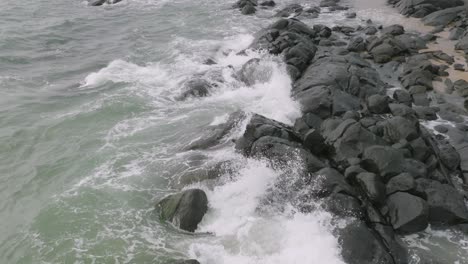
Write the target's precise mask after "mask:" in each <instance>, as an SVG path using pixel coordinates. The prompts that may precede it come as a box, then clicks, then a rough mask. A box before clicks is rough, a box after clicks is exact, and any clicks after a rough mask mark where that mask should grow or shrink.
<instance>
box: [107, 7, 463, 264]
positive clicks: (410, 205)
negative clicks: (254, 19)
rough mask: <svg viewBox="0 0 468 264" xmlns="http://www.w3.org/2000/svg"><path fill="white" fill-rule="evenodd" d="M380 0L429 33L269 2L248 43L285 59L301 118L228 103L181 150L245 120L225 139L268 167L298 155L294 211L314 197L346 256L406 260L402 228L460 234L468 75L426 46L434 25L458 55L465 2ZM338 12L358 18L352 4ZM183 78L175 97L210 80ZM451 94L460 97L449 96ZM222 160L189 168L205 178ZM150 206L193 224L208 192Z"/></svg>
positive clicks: (218, 138) (434, 259) (198, 92)
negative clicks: (290, 121)
mask: <svg viewBox="0 0 468 264" xmlns="http://www.w3.org/2000/svg"><path fill="white" fill-rule="evenodd" d="M101 2H103V1H101ZM115 2H117V1H115ZM388 4H390V5H393V6H394V7H395V8H396V10H398V11H399V12H400V13H401V14H403V15H406V16H413V17H416V18H421V19H422V21H423V22H424V23H426V24H427V25H429V26H434V27H435V28H434V31H433V33H429V34H419V33H417V32H407V31H406V30H405V28H404V27H403V26H401V25H392V26H388V27H382V26H380V25H377V24H374V23H373V22H372V21H370V20H369V21H366V26H359V27H357V28H355V27H348V26H335V27H333V28H329V27H327V26H325V25H320V24H315V25H313V26H312V27H310V26H308V25H306V24H304V23H303V22H301V21H300V19H301V17H306V18H311V17H312V18H313V17H315V16H318V15H319V14H320V12H322V9H325V10H327V12H334V11H339V10H346V9H347V7H346V6H342V5H340V1H339V0H324V1H322V2H321V3H320V6H317V7H312V8H310V7H309V8H304V7H302V6H300V5H298V4H293V5H289V6H286V7H285V8H283V9H281V10H279V11H278V12H277V13H276V15H275V17H277V18H276V21H275V22H273V23H272V24H271V25H270V26H268V27H267V28H265V29H263V30H261V31H260V32H258V33H257V35H256V38H255V40H254V41H253V43H252V44H251V46H250V47H249V49H252V50H263V51H266V52H268V53H270V54H273V55H279V56H281V57H282V58H283V59H284V63H285V64H286V67H287V70H288V73H289V75H290V77H291V79H292V81H293V89H292V91H291V96H292V97H293V98H294V99H295V100H297V101H298V102H299V103H300V105H301V110H302V117H300V118H299V119H297V120H296V122H295V124H294V125H293V126H288V125H286V124H282V123H280V122H277V121H274V120H271V119H268V118H266V117H264V116H261V115H258V114H255V113H244V112H236V113H233V114H232V115H231V116H230V117H229V119H228V121H227V122H226V123H225V124H221V125H217V126H214V127H210V132H209V133H207V135H206V136H205V137H203V138H202V139H200V140H199V141H197V142H193V144H192V145H191V146H190V147H189V148H188V149H209V148H214V147H216V146H217V145H220V144H232V143H231V142H230V141H229V140H228V139H227V138H228V135H229V134H230V132H231V131H232V130H233V129H234V128H236V127H238V126H239V124H240V123H242V121H243V120H245V119H247V120H248V124H247V126H246V129H245V132H244V134H243V135H242V136H241V137H240V138H238V139H236V140H235V142H234V143H233V144H234V145H235V148H236V150H237V151H238V152H239V153H241V154H242V155H244V156H245V157H252V158H258V159H267V160H268V162H269V163H270V166H272V167H274V168H275V167H277V168H287V167H288V166H289V165H288V164H289V162H290V161H291V160H294V161H300V163H301V164H302V165H301V169H300V176H301V177H299V178H298V179H294V181H296V182H294V183H289V184H288V186H298V187H297V188H296V189H292V190H290V191H291V192H295V194H294V195H292V196H293V198H291V199H293V200H294V204H295V206H296V207H297V208H298V210H300V211H301V212H308V211H312V210H316V209H317V208H310V207H309V206H308V204H309V203H308V202H309V201H311V200H314V201H318V204H319V206H320V208H321V209H324V210H327V211H329V212H331V213H332V214H333V215H334V216H336V218H337V219H343V218H346V219H348V224H347V226H346V227H344V228H336V230H335V235H336V237H338V240H339V242H340V245H341V246H342V258H343V260H344V261H345V262H346V263H349V264H366V263H368V264H371V263H392V264H396V263H402V264H403V263H409V258H410V257H411V256H410V254H409V252H408V248H407V246H406V245H405V243H404V242H403V241H402V239H401V237H402V236H404V235H408V234H413V233H417V232H420V231H423V230H425V229H426V228H427V227H428V226H429V225H430V226H431V228H433V229H447V228H456V229H459V230H461V231H462V232H464V233H466V234H468V209H467V206H466V199H467V198H468V122H467V118H466V116H467V111H468V99H467V98H468V82H467V81H466V80H463V79H460V80H451V79H450V78H449V75H450V74H449V72H448V71H449V70H450V69H454V70H457V71H463V70H464V68H465V67H464V65H459V64H458V63H455V59H454V58H453V57H452V56H450V55H449V54H447V53H445V52H444V51H441V50H430V49H428V45H431V43H435V42H437V41H438V40H439V38H440V36H438V35H437V33H438V32H442V31H444V30H445V31H448V32H449V39H450V40H453V41H454V43H456V44H455V49H456V50H460V51H462V52H464V53H465V54H468V12H467V9H466V8H465V7H464V6H463V5H464V3H463V1H459V0H451V1H448V0H447V1H437V0H424V1H409V0H400V1H398V0H389V1H388ZM274 6H275V3H274V1H263V2H261V3H258V2H257V1H256V0H239V1H238V2H237V3H235V4H234V6H233V7H234V8H236V9H239V10H240V12H242V14H245V15H251V14H254V13H255V12H256V10H257V8H272V7H274ZM346 16H347V18H349V19H359V17H356V13H352V12H350V13H347V14H346ZM466 58H468V55H466ZM259 60H260V59H252V60H250V61H248V62H247V63H246V64H245V65H244V67H242V69H241V71H240V72H238V73H236V77H237V78H238V79H239V80H241V81H243V82H244V83H245V84H246V85H249V84H250V83H252V82H255V80H256V78H261V77H260V75H259V74H257V72H256V69H257V67H256V66H257V65H258V63H259ZM207 63H209V64H215V63H216V62H215V61H212V60H208V61H207ZM437 83H443V84H444V85H445V87H443V88H444V91H439V90H437V89H436V86H437V85H436V84H437ZM186 88H187V91H186V92H185V93H184V94H183V95H181V98H180V100H184V99H185V98H187V97H197V96H208V95H209V94H210V90H212V89H214V84H212V83H210V82H207V81H205V80H201V79H197V77H194V80H192V81H190V82H188V83H187V87H186ZM398 88H401V89H398ZM450 94H452V95H453V96H454V97H456V98H458V99H459V100H458V102H461V103H453V102H452V101H451V100H449V99H448V98H449V97H448V95H450ZM450 98H452V97H450ZM435 120H445V121H448V122H451V123H450V124H451V125H440V124H439V125H436V126H433V128H434V130H432V129H429V128H428V125H427V124H429V123H430V122H431V121H435ZM228 166H229V164H227V166H226V164H222V166H221V165H220V166H215V167H214V168H212V169H210V170H208V171H207V172H206V175H195V176H194V175H192V176H191V177H195V178H196V179H195V181H196V180H203V179H206V178H216V177H217V176H218V175H220V174H221V171H222V170H226V169H227V168H226V167H228ZM291 180H292V179H291ZM286 199H287V198H286ZM157 210H159V212H160V215H161V219H162V220H165V221H169V222H172V223H173V224H174V225H175V226H176V227H178V228H180V229H183V230H185V231H188V232H194V231H195V230H196V229H197V225H198V224H199V223H200V222H201V220H202V219H203V215H204V214H205V213H206V212H207V210H209V201H208V198H207V196H206V194H205V193H204V191H202V190H200V189H188V190H185V191H182V192H180V193H176V194H173V195H170V196H167V197H166V198H164V199H163V200H162V201H160V202H159V203H158V205H157ZM416 254H418V258H419V262H418V263H421V264H423V263H434V264H435V263H445V262H443V261H442V260H438V256H435V255H432V254H431V252H426V251H421V252H416ZM175 263H198V262H197V261H196V260H185V261H180V262H175Z"/></svg>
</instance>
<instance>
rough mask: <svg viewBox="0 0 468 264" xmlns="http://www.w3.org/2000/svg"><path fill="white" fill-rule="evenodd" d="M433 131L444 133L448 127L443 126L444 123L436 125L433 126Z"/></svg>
mask: <svg viewBox="0 0 468 264" xmlns="http://www.w3.org/2000/svg"><path fill="white" fill-rule="evenodd" d="M434 129H435V131H437V132H439V133H442V134H445V133H447V132H448V131H449V129H448V128H447V127H446V126H444V125H437V126H435V127H434Z"/></svg>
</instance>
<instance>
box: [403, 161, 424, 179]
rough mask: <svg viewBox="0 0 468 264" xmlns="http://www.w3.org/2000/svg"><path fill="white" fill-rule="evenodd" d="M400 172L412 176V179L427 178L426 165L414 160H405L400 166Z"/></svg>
mask: <svg viewBox="0 0 468 264" xmlns="http://www.w3.org/2000/svg"><path fill="white" fill-rule="evenodd" d="M400 166H401V167H400V168H401V169H400V171H401V172H408V173H410V174H411V175H413V177H414V178H426V177H427V167H426V164H424V163H422V162H421V161H419V160H415V159H405V160H404V161H403V163H402V164H401V165H400Z"/></svg>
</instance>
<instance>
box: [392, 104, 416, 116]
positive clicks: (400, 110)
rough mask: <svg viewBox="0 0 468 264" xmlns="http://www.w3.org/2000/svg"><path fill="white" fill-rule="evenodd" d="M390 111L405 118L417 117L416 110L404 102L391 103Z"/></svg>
mask: <svg viewBox="0 0 468 264" xmlns="http://www.w3.org/2000/svg"><path fill="white" fill-rule="evenodd" d="M388 106H389V108H390V112H391V113H392V115H394V116H401V117H404V118H410V119H411V118H416V112H415V111H414V110H413V108H411V107H409V106H407V105H404V104H389V105H388Z"/></svg>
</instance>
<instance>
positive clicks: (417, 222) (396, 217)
mask: <svg viewBox="0 0 468 264" xmlns="http://www.w3.org/2000/svg"><path fill="white" fill-rule="evenodd" d="M387 205H388V211H389V216H390V220H391V223H392V226H393V228H394V229H395V230H396V231H398V232H400V233H404V234H408V233H414V232H419V231H422V230H424V229H426V227H427V225H428V219H429V207H428V205H427V203H426V201H424V200H423V199H421V198H420V197H417V196H414V195H411V194H409V193H404V192H397V193H394V194H392V195H390V196H389V197H388V200H387Z"/></svg>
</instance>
